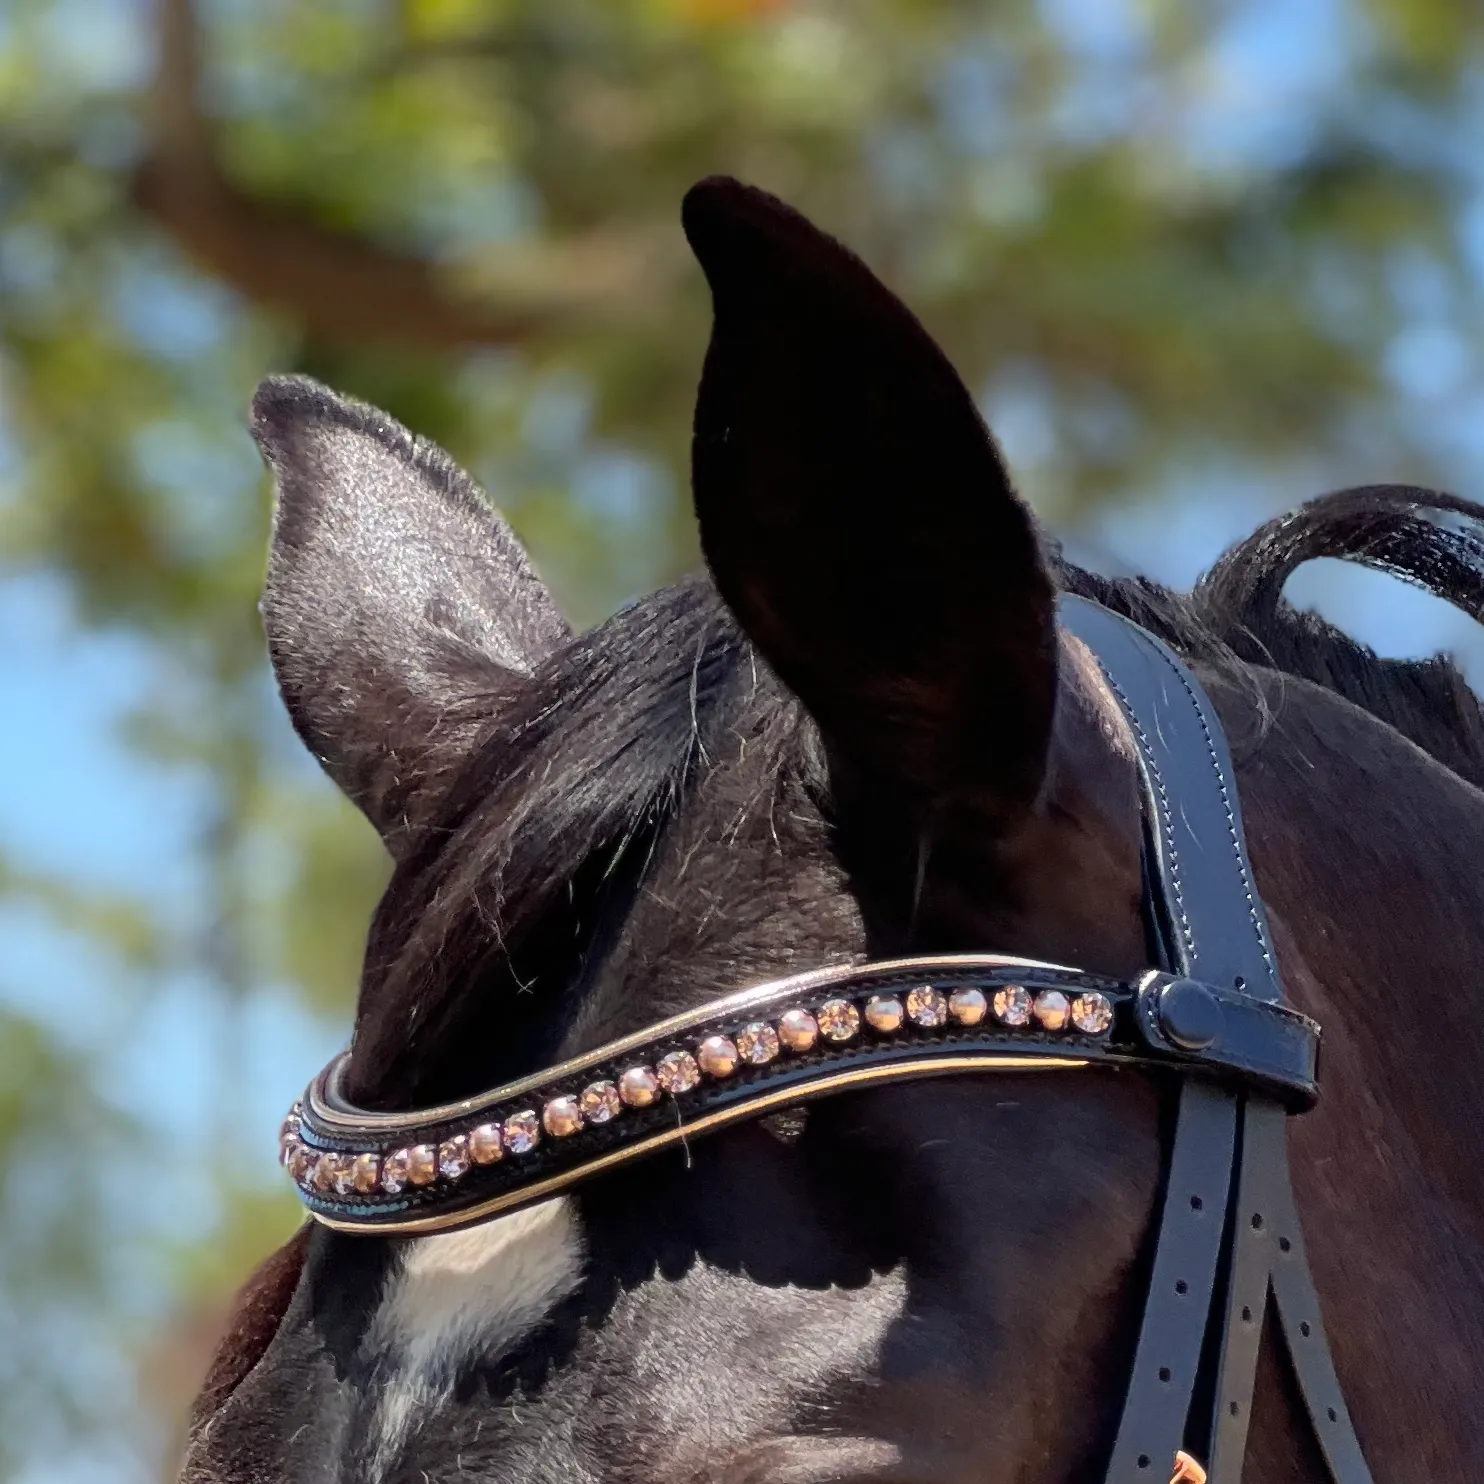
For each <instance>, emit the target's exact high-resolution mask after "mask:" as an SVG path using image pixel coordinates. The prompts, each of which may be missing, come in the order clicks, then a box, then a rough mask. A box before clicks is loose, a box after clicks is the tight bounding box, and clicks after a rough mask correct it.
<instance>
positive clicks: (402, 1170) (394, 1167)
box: [381, 1149, 412, 1195]
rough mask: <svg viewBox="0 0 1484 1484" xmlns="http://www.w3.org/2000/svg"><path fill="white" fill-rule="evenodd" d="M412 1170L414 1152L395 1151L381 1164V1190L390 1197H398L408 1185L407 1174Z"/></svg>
mask: <svg viewBox="0 0 1484 1484" xmlns="http://www.w3.org/2000/svg"><path fill="white" fill-rule="evenodd" d="M411 1168H412V1151H411V1150H410V1149H394V1150H393V1151H392V1152H391V1153H390V1154H389V1155H387V1157H386V1158H385V1159H384V1160H383V1161H382V1162H381V1188H382V1189H383V1190H384V1191H386V1193H387V1194H388V1195H398V1194H400V1192H401V1191H402V1189H403V1188H404V1187H405V1186H406V1184H407V1173H408V1171H409V1170H410V1169H411Z"/></svg>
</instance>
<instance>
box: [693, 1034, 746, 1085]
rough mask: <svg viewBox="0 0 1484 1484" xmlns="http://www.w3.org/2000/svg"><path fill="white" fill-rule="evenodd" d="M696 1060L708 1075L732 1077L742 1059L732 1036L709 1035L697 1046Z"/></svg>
mask: <svg viewBox="0 0 1484 1484" xmlns="http://www.w3.org/2000/svg"><path fill="white" fill-rule="evenodd" d="M696 1060H697V1061H698V1062H699V1063H700V1064H701V1070H702V1071H703V1072H704V1073H705V1074H706V1075H707V1076H708V1077H730V1076H731V1075H732V1073H733V1072H735V1071H736V1070H737V1066H738V1064H739V1063H740V1061H741V1060H742V1055H741V1053H740V1052H739V1051H738V1050H737V1043H736V1042H735V1041H734V1040H732V1038H731V1037H730V1036H707V1037H706V1039H705V1040H704V1041H702V1042H701V1044H700V1045H699V1046H697V1047H696Z"/></svg>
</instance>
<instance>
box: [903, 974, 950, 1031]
mask: <svg viewBox="0 0 1484 1484" xmlns="http://www.w3.org/2000/svg"><path fill="white" fill-rule="evenodd" d="M907 1014H908V1015H909V1016H910V1017H911V1018H912V1020H913V1021H914V1022H915V1023H916V1024H918V1025H923V1026H929V1027H931V1026H935V1025H942V1024H943V1022H944V1021H945V1020H947V1019H948V1001H947V1000H946V999H944V997H943V994H942V992H941V991H940V990H936V989H934V988H933V986H932V985H931V984H923V985H919V986H918V987H917V988H916V989H909V990H908V991H907Z"/></svg>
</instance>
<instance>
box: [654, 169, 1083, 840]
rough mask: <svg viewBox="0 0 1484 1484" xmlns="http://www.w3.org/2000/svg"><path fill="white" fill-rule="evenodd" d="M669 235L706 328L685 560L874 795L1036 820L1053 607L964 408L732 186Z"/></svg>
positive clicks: (901, 324) (795, 225) (776, 211)
mask: <svg viewBox="0 0 1484 1484" xmlns="http://www.w3.org/2000/svg"><path fill="white" fill-rule="evenodd" d="M683 220H684V225H685V231H686V235H687V237H688V238H689V239H690V243H691V247H692V248H693V250H694V251H695V254H696V256H697V258H699V259H700V262H701V266H702V268H703V269H704V270H705V273H706V277H707V280H708V281H709V283H710V285H711V293H712V299H713V304H714V309H715V321H714V328H713V330H712V337H711V345H710V349H709V351H708V352H707V356H706V364H705V370H704V373H703V375H702V380H701V388H700V394H699V398H698V401H697V406H696V420H695V439H694V444H693V452H692V459H693V482H694V492H695V502H696V512H697V515H698V517H699V520H700V527H701V541H702V546H703V548H704V550H705V553H706V559H707V562H708V564H709V565H710V568H711V571H712V574H713V576H714V578H715V580H716V584H717V587H718V588H719V589H720V591H721V594H722V596H723V598H724V599H725V600H726V602H727V604H728V606H729V607H730V608H731V610H732V612H733V614H734V615H735V616H736V618H737V619H738V621H739V622H740V624H741V625H742V627H743V629H744V630H745V631H746V632H747V634H748V635H749V637H750V638H751V639H752V640H753V642H754V643H755V644H756V645H757V647H758V649H759V650H760V651H761V652H762V654H763V655H764V657H765V658H766V659H767V660H768V662H769V664H771V666H772V667H773V668H774V670H776V671H777V673H778V675H779V676H780V677H781V678H782V679H783V681H784V682H785V683H786V684H787V685H788V686H789V687H790V688H791V689H792V690H793V691H794V692H795V693H796V694H797V695H798V696H799V698H800V699H801V700H802V701H803V703H804V705H805V706H806V707H807V708H808V710H809V711H810V712H811V714H812V715H813V716H814V718H815V720H816V721H817V722H818V723H819V725H820V727H821V730H822V731H823V733H824V735H825V738H826V740H827V742H828V743H829V744H830V745H831V747H832V749H833V750H834V751H836V752H837V753H838V754H841V755H843V757H844V759H845V760H846V761H847V762H848V763H850V764H852V765H854V767H856V768H858V769H860V770H861V771H862V772H863V773H864V774H865V775H866V776H867V778H870V779H874V780H876V781H877V782H879V783H880V784H882V785H885V786H888V787H891V788H893V789H894V790H900V791H902V792H904V793H905V795H906V797H907V799H908V801H909V802H911V803H915V805H916V806H917V807H918V808H924V807H927V806H931V805H932V804H934V803H936V802H938V801H941V800H942V799H943V798H945V797H946V796H951V795H957V794H962V793H968V794H971V795H975V796H978V797H980V798H981V799H986V801H987V802H989V803H990V804H992V805H993V806H995V808H996V810H997V811H998V810H1000V809H1005V808H1009V809H1014V808H1018V807H1021V806H1024V805H1026V804H1028V803H1029V802H1030V801H1031V800H1032V799H1034V797H1035V795H1036V793H1037V791H1038V789H1039V787H1040V783H1041V779H1042V775H1043V773H1044V770H1045V759H1046V749H1047V745H1048V739H1049V734H1050V727H1051V719H1052V708H1053V703H1054V698H1055V693H1056V637H1055V633H1056V631H1055V617H1054V607H1053V602H1054V592H1053V583H1052V580H1051V577H1050V575H1049V573H1048V570H1047V566H1046V563H1045V561H1044V559H1043V557H1042V553H1041V549H1040V542H1039V538H1038V534H1037V531H1036V526H1035V522H1034V521H1033V519H1032V517H1031V515H1030V512H1029V511H1028V510H1027V509H1026V507H1025V506H1024V505H1023V504H1022V503H1021V502H1020V500H1019V499H1018V498H1017V497H1016V495H1015V493H1014V491H1013V489H1012V488H1011V485H1010V481H1009V477H1008V475H1007V473H1006V471H1005V466H1004V464H1003V462H1002V461H1001V458H1000V455H999V452H998V450H997V449H996V448H995V445H994V442H993V440H992V439H991V437H990V435H989V432H988V430H987V429H986V427H985V425H984V422H983V420H982V419H981V418H980V416H979V413H978V410H977V409H976V407H975V405H974V401H973V398H972V397H971V396H970V395H969V393H968V391H967V390H966V389H965V387H964V385H963V383H962V381H960V379H959V377H958V375H957V374H956V373H955V371H954V369H953V367H952V366H951V365H950V364H949V362H948V360H947V358H946V357H945V356H944V355H943V353H942V351H940V350H939V349H938V347H937V345H936V344H934V342H933V340H932V339H931V337H930V336H929V335H928V333H927V332H926V331H925V330H924V329H923V327H922V326H921V325H920V324H919V323H918V321H917V320H916V319H915V318H914V317H913V315H912V313H911V312H910V311H909V310H908V309H907V308H906V307H905V306H904V305H903V304H902V303H901V302H900V301H899V300H898V299H897V298H896V297H895V296H894V295H893V294H891V293H890V292H889V291H888V290H887V289H886V288H885V287H884V286H883V285H882V284H881V283H880V282H879V281H878V280H877V279H876V278H875V277H874V276H873V274H872V273H871V271H870V270H869V269H868V268H867V267H866V266H865V264H864V263H862V262H861V261H860V260H859V259H858V258H857V257H855V256H854V255H853V254H852V253H850V252H849V251H848V250H847V249H845V248H844V247H842V246H841V245H840V244H839V243H838V242H836V241H834V240H833V239H832V238H830V237H827V236H825V235H824V234H823V233H822V232H820V231H818V230H817V229H816V228H814V227H813V226H811V225H810V223H808V222H807V221H805V220H804V218H803V217H801V216H800V215H798V214H797V213H796V212H794V211H792V210H791V209H790V208H788V207H787V206H785V205H783V204H782V203H781V202H779V201H777V200H775V199H773V198H772V197H771V196H768V195H765V194H764V193H763V192H761V191H757V190H753V189H751V188H749V187H746V186H742V185H740V184H738V183H737V182H736V181H732V180H724V179H715V180H708V181H703V182H702V183H701V184H700V185H698V186H696V187H694V188H693V189H692V190H691V192H690V193H689V195H688V196H687V197H686V200H685V206H684V213H683Z"/></svg>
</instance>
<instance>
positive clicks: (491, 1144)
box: [469, 1123, 505, 1165]
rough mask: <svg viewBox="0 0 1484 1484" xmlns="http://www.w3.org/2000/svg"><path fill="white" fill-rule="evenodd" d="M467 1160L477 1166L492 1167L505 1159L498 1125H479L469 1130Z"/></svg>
mask: <svg viewBox="0 0 1484 1484" xmlns="http://www.w3.org/2000/svg"><path fill="white" fill-rule="evenodd" d="M469 1158H470V1159H472V1160H473V1161H474V1163H475V1164H477V1165H492V1164H495V1163H496V1162H497V1161H498V1160H502V1159H504V1158H505V1144H504V1141H503V1140H502V1139H501V1138H500V1125H499V1124H498V1123H481V1124H480V1125H479V1127H478V1128H471V1129H470V1130H469Z"/></svg>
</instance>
